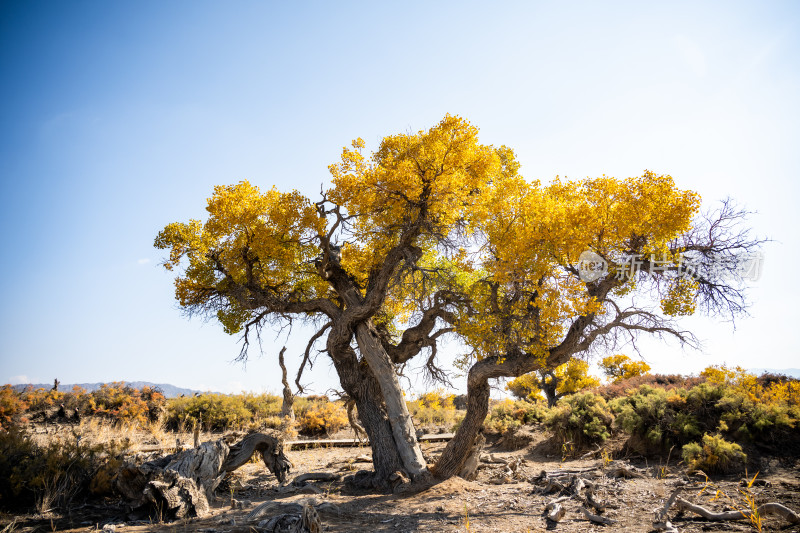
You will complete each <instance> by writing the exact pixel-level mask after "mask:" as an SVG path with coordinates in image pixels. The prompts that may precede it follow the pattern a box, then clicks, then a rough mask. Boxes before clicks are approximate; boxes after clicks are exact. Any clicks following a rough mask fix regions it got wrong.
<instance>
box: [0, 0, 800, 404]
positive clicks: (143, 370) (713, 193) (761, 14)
mask: <svg viewBox="0 0 800 533" xmlns="http://www.w3.org/2000/svg"><path fill="white" fill-rule="evenodd" d="M798 57H800V4H798V3H797V2H790V1H787V2H759V3H755V2H686V3H681V2H676V3H663V2H662V3H645V2H630V3H626V2H614V3H605V2H604V3H597V2H585V3H581V2H560V3H555V2H519V3H514V2H498V3H492V4H491V5H490V4H488V3H485V4H484V3H468V2H467V3H464V2H458V3H456V2H452V3H451V2H440V3H432V4H426V3H415V2H403V3H394V4H391V3H385V4H379V5H378V4H373V3H336V4H333V3H322V2H320V3H295V4H288V3H268V2H228V3H220V2H203V1H195V2H178V1H173V2H148V1H140V2H99V1H76V2H69V3H67V2H30V1H19V2H8V1H4V2H0V80H2V82H1V83H0V106H2V108H0V187H2V194H0V202H2V204H1V205H0V221H1V222H0V228H1V229H2V243H3V246H2V251H1V252H0V253H2V266H0V268H1V269H2V276H0V289H1V290H2V295H3V298H2V304H0V382H2V383H5V382H23V381H27V380H30V381H32V382H50V381H52V379H53V378H56V377H57V378H58V379H60V380H61V381H62V382H64V383H67V382H85V381H90V382H91V381H108V380H148V381H156V382H169V383H173V384H175V385H179V386H184V387H192V388H200V389H212V390H218V391H223V392H236V391H239V390H241V389H247V390H255V391H260V390H268V391H277V390H278V388H279V379H278V373H277V372H276V368H277V365H276V363H275V357H274V356H275V354H277V352H278V350H279V349H280V347H281V346H283V345H284V344H287V345H288V352H287V355H289V356H290V357H289V367H290V371H292V370H294V369H296V368H297V365H298V360H297V356H299V354H300V352H301V351H302V348H303V347H304V345H305V338H307V335H308V332H306V331H303V330H300V329H297V330H295V331H294V336H293V337H292V338H291V339H289V340H288V341H287V340H286V339H285V337H277V338H276V337H275V336H267V337H266V338H265V341H266V342H265V344H264V348H265V354H264V356H263V357H253V358H251V360H250V362H249V363H248V365H247V366H246V368H243V367H242V366H241V365H239V364H233V363H232V362H231V361H232V360H233V359H234V357H235V356H236V355H237V354H238V348H239V346H238V344H237V338H235V337H230V336H228V335H225V334H224V333H223V332H222V330H221V328H220V327H219V326H217V325H216V324H214V323H211V322H209V323H205V322H203V321H202V320H198V319H193V320H187V319H185V318H184V317H183V316H182V315H181V313H180V311H179V310H178V309H177V308H176V306H175V303H174V300H173V290H172V275H171V274H170V273H167V272H165V271H164V270H163V269H161V268H160V267H159V266H158V264H159V262H160V260H161V259H162V257H161V255H160V251H158V250H155V249H154V248H153V246H152V244H153V239H154V237H155V235H156V233H157V232H158V231H159V230H160V229H161V228H162V227H163V226H164V225H165V224H167V223H169V222H172V221H185V220H187V219H189V218H190V217H193V218H201V217H203V216H204V214H205V211H204V207H205V200H206V198H207V197H208V196H209V195H210V194H211V192H212V188H213V186H214V185H216V184H229V183H235V182H238V181H240V180H242V179H248V180H250V181H251V182H253V183H255V184H258V185H259V186H261V187H263V188H267V187H270V186H272V185H275V186H277V187H278V188H280V189H284V190H285V189H292V188H296V189H298V190H300V191H302V192H304V193H305V194H307V195H309V196H312V197H314V195H315V194H317V193H318V191H319V190H320V186H321V185H322V184H324V183H327V181H328V178H329V176H328V173H327V166H328V165H329V164H330V163H332V162H334V161H336V160H337V159H338V156H339V154H340V152H341V148H342V146H344V145H346V144H348V143H349V141H350V140H351V139H353V138H355V137H358V136H360V137H362V138H364V139H365V141H366V142H367V145H368V147H370V148H374V147H375V146H376V145H377V143H378V141H379V139H380V138H381V137H382V136H384V135H388V134H393V133H397V132H404V131H417V130H420V129H424V128H428V127H430V126H432V125H433V124H435V123H436V122H437V121H438V120H439V119H441V117H442V116H444V114H445V113H448V112H449V113H452V114H459V115H461V116H463V117H465V118H467V119H469V120H470V121H472V122H473V123H474V124H475V125H477V126H478V127H479V128H481V140H482V142H485V143H491V144H506V145H508V146H510V147H512V148H513V149H514V150H515V151H516V152H517V155H518V158H519V160H520V162H521V163H522V173H523V174H524V175H525V176H526V177H528V178H531V179H533V178H537V179H541V180H544V181H547V180H549V179H552V178H553V177H555V176H556V175H561V176H565V175H566V176H569V177H574V178H582V177H585V176H597V175H600V174H603V173H605V174H608V175H613V176H617V177H627V176H631V175H638V174H641V172H642V171H643V170H644V169H650V170H653V171H656V172H658V173H668V174H671V175H672V176H673V177H674V178H675V179H676V181H677V183H678V184H679V186H681V187H683V188H688V189H693V190H696V191H698V192H699V193H700V194H701V195H702V196H703V199H704V202H705V203H706V205H713V204H714V203H715V202H717V201H719V200H720V199H722V198H724V197H726V196H731V197H733V198H734V199H736V200H737V201H738V202H739V203H741V204H742V205H744V206H746V207H748V208H749V209H752V210H755V211H757V212H758V213H757V214H756V215H754V216H753V217H752V218H751V224H752V226H753V228H754V230H755V232H756V233H758V234H759V235H762V236H768V237H770V238H772V239H774V242H772V243H770V244H768V245H767V246H766V247H765V248H764V265H763V267H764V268H763V273H762V277H761V279H759V280H758V281H756V282H753V283H751V287H750V294H751V299H752V301H753V307H752V308H751V315H752V316H751V317H749V318H746V319H742V320H740V321H739V322H738V323H737V328H736V330H735V332H734V330H733V328H732V327H731V325H730V324H726V323H720V322H719V321H717V320H710V319H704V318H702V317H693V318H691V319H689V320H687V321H686V322H685V325H686V326H687V327H689V328H692V329H693V330H694V331H695V332H696V333H697V334H698V335H699V336H700V337H701V338H703V339H704V341H705V347H704V350H703V351H702V352H689V353H685V352H682V351H681V350H679V349H677V348H676V347H674V346H664V345H661V344H657V343H644V344H643V348H644V349H643V352H642V353H643V355H644V357H645V359H646V360H647V361H648V362H649V363H650V364H651V365H652V366H653V368H654V370H657V371H662V372H682V373H690V372H697V371H699V370H701V369H702V368H704V367H705V366H707V365H709V364H719V363H723V362H726V363H728V364H741V365H743V366H745V367H748V368H753V367H759V368H762V367H771V368H789V367H798V366H800V361H798V352H799V351H800V350H798V345H799V344H800V343H799V342H798V340H797V336H796V335H795V330H796V325H795V320H794V318H793V317H794V314H795V310H794V308H795V307H796V303H795V302H798V301H800V290H799V289H798V288H797V283H795V282H794V279H795V277H796V274H795V270H796V269H795V268H794V266H795V265H797V264H798V262H799V261H800V257H799V255H800V254H798V251H797V245H798V243H799V242H800V239H798V236H800V229H798V228H800V224H798V223H797V221H796V217H797V214H796V213H797V210H796V204H797V201H798V199H799V198H798V196H799V195H798V192H800V190H799V189H800V186H799V185H798V174H799V173H800V155H799V154H800V150H798V146H799V145H800V143H799V142H798V141H800V99H798V97H797V95H798V94H800V61H798ZM330 374H331V371H330V369H329V366H328V365H327V363H326V361H325V360H324V358H323V357H321V358H320V359H319V360H318V364H317V365H316V366H315V367H314V370H313V372H312V373H311V374H309V375H308V377H307V378H306V379H305V380H304V381H305V382H306V383H313V386H312V388H313V389H314V390H315V391H317V392H324V391H325V390H326V389H328V388H330V387H334V386H335V385H336V382H335V380H334V379H333V378H332V377H331V375H330ZM411 386H412V387H417V388H419V387H422V386H423V384H422V382H412V383H411Z"/></svg>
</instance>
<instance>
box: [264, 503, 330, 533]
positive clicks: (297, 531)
mask: <svg viewBox="0 0 800 533" xmlns="http://www.w3.org/2000/svg"><path fill="white" fill-rule="evenodd" d="M259 507H260V506H259ZM250 514H251V515H252V514H253V513H250ZM248 518H249V515H248ZM258 530H259V531H262V532H264V533H322V521H321V520H320V518H319V513H317V511H316V509H314V506H313V505H311V504H310V503H309V502H306V503H305V504H304V505H303V506H302V508H301V511H300V512H299V513H284V514H279V515H276V516H273V517H271V518H267V519H266V520H262V521H261V522H259V523H258Z"/></svg>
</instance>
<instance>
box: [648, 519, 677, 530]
mask: <svg viewBox="0 0 800 533" xmlns="http://www.w3.org/2000/svg"><path fill="white" fill-rule="evenodd" d="M653 529H655V530H656V531H664V532H665V533H680V532H679V531H678V528H676V527H675V526H673V525H672V522H670V521H669V520H667V521H664V522H653Z"/></svg>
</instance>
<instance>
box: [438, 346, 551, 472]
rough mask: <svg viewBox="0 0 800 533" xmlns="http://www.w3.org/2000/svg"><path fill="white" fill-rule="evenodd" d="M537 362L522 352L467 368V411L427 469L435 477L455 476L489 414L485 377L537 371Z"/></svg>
mask: <svg viewBox="0 0 800 533" xmlns="http://www.w3.org/2000/svg"><path fill="white" fill-rule="evenodd" d="M540 365H541V363H539V362H538V360H537V359H536V358H533V357H527V356H525V355H524V354H522V355H518V356H514V357H511V356H506V357H504V358H503V359H502V360H501V359H499V358H498V357H496V356H493V357H487V358H485V359H481V360H480V361H478V362H477V363H475V364H474V365H472V367H471V368H470V369H469V374H468V376H467V414H466V416H464V421H463V422H461V426H459V428H458V431H456V434H455V436H454V437H453V439H452V440H451V441H450V442H448V443H447V446H446V447H445V449H444V451H443V452H442V455H441V456H440V457H439V460H438V461H436V465H435V466H434V467H433V468H432V469H431V470H432V472H433V475H434V476H436V477H438V478H449V477H452V476H455V475H457V474H458V473H459V472H460V471H461V468H462V467H463V465H464V461H466V459H467V457H468V456H469V454H470V451H471V450H472V445H473V443H474V442H475V438H476V437H477V435H478V432H479V431H480V429H481V426H482V425H483V421H484V420H486V415H487V414H488V413H489V394H490V392H491V388H490V387H489V380H490V379H491V378H498V377H511V376H514V377H518V376H521V375H523V374H527V373H528V372H532V371H534V370H537V369H538V368H539V367H540Z"/></svg>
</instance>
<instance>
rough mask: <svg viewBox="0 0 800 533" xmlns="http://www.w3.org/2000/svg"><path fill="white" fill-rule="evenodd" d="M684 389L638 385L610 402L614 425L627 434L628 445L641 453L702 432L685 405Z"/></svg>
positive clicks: (686, 439) (685, 440) (681, 440)
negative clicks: (633, 389) (635, 388)
mask: <svg viewBox="0 0 800 533" xmlns="http://www.w3.org/2000/svg"><path fill="white" fill-rule="evenodd" d="M688 396H689V395H688V393H687V392H686V391H685V390H684V389H676V390H671V391H667V390H665V389H660V388H654V387H650V386H648V385H642V386H640V387H639V388H638V389H637V390H635V391H630V395H629V396H625V397H622V398H617V399H615V400H612V401H611V409H612V411H613V412H614V415H615V417H616V420H615V422H616V425H617V427H619V428H621V429H622V430H624V431H625V432H626V433H628V434H630V435H631V437H632V438H631V439H630V440H629V442H628V445H629V446H631V447H632V448H634V449H636V450H637V451H639V452H641V453H647V452H653V451H656V452H658V451H663V450H664V449H666V448H668V447H669V446H670V445H672V444H683V443H685V442H688V441H689V440H691V439H694V438H697V437H698V436H700V435H702V431H701V428H702V425H701V423H700V422H699V421H698V419H697V417H696V416H695V413H694V412H693V410H692V409H691V408H689V407H687V404H688V400H687V397H688Z"/></svg>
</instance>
